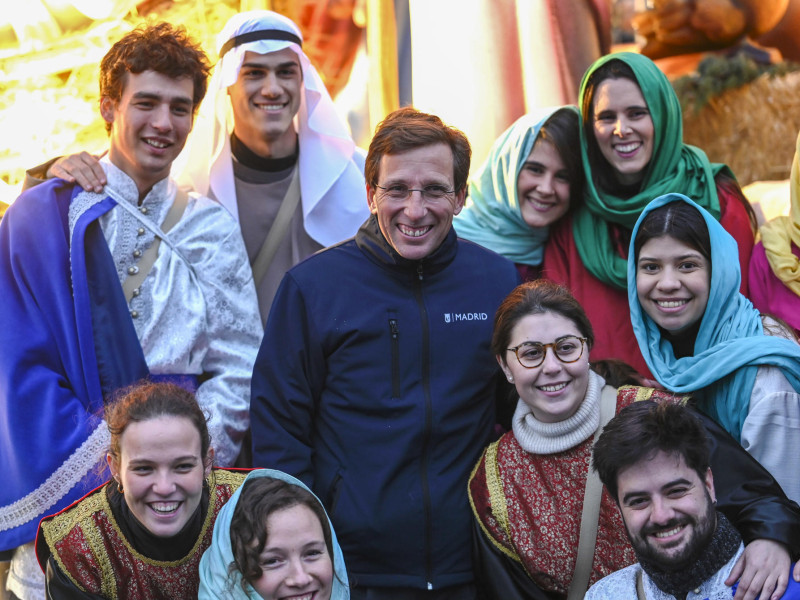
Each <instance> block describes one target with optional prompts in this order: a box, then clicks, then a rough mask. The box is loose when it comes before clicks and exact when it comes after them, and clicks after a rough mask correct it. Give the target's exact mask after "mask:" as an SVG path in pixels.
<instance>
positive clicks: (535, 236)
mask: <svg viewBox="0 0 800 600" xmlns="http://www.w3.org/2000/svg"><path fill="white" fill-rule="evenodd" d="M560 108H565V109H568V110H573V111H575V113H576V114H577V112H578V109H577V107H575V106H565V107H550V108H542V109H539V110H536V111H535V112H533V113H530V114H527V115H525V116H523V117H520V118H519V119H517V121H515V122H514V124H513V125H511V127H509V128H508V129H506V130H505V131H504V132H503V133H502V134H501V135H500V137H498V138H497V140H495V142H494V144H493V145H492V148H491V150H490V151H489V156H488V157H487V158H486V162H484V163H483V165H482V166H481V168H480V169H479V170H478V171H477V172H476V173H475V174H474V175H473V177H472V178H471V179H470V182H469V186H468V195H467V205H466V207H465V208H464V210H463V211H461V213H460V214H459V215H458V216H457V217H456V218H455V219H454V220H453V226H454V227H455V228H456V233H458V235H459V237H462V238H464V239H467V240H470V241H472V242H475V243H476V244H480V245H481V246H483V247H485V248H489V249H490V250H493V251H494V252H497V253H498V254H500V255H502V256H505V257H506V258H507V259H509V260H510V261H512V262H515V263H521V264H525V265H533V266H538V265H540V264H542V257H543V256H544V243H545V242H546V241H547V236H548V230H549V228H548V227H531V226H530V225H528V224H527V223H525V221H524V220H523V219H522V213H521V212H520V206H519V198H518V197H517V178H518V177H519V172H520V170H522V165H524V164H525V161H526V160H527V158H528V155H529V154H530V153H531V150H532V149H533V144H534V142H535V141H536V138H537V137H539V131H540V130H541V128H542V125H544V123H545V122H546V121H547V119H549V118H550V117H551V116H552V115H553V113H555V112H556V111H557V110H559V109H560ZM576 134H577V131H576ZM576 137H577V135H576Z"/></svg>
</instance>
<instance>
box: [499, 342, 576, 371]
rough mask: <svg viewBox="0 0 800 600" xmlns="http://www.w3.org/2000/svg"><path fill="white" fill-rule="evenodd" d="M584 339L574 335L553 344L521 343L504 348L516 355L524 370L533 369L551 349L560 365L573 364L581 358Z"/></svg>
mask: <svg viewBox="0 0 800 600" xmlns="http://www.w3.org/2000/svg"><path fill="white" fill-rule="evenodd" d="M585 343H586V338H583V337H578V336H576V335H565V336H564V337H560V338H558V339H557V340H556V341H555V342H551V343H549V344H542V343H541V342H523V343H521V344H520V345H519V346H514V347H513V348H506V350H507V351H509V352H513V353H514V354H516V355H517V360H518V361H519V364H521V365H522V366H523V367H525V368H526V369H533V368H535V367H538V366H539V365H541V364H542V363H543V362H544V359H545V356H547V349H548V348H552V349H553V352H555V355H556V358H557V359H558V360H560V361H561V362H562V363H574V362H575V361H576V360H578V359H579V358H580V357H581V356H583V346H584V344H585Z"/></svg>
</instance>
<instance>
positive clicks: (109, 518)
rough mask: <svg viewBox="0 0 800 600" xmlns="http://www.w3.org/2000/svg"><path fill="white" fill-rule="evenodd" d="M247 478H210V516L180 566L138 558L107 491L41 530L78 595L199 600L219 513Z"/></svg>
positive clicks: (224, 474) (222, 474)
mask: <svg viewBox="0 0 800 600" xmlns="http://www.w3.org/2000/svg"><path fill="white" fill-rule="evenodd" d="M246 475H247V473H236V472H232V471H225V470H214V471H212V473H211V475H209V477H208V478H207V480H206V481H207V482H208V485H209V489H210V490H211V494H210V498H209V506H208V512H207V514H206V518H205V521H204V522H203V527H202V529H201V531H200V535H199V536H198V538H197V542H196V543H195V545H194V547H192V549H191V551H190V552H189V554H187V555H186V556H185V557H183V558H181V559H180V560H176V561H156V560H152V559H150V558H147V557H146V556H144V555H143V554H140V553H139V552H138V551H137V550H136V549H135V548H134V547H133V546H131V545H130V543H129V542H128V540H127V539H126V538H125V536H124V535H123V534H122V531H121V530H120V528H119V525H118V524H117V522H116V520H115V519H114V516H113V514H112V512H111V506H110V505H109V503H108V497H107V495H106V489H105V486H103V487H102V488H100V489H99V490H97V491H95V492H93V493H92V494H91V495H89V496H87V497H85V498H83V499H82V500H80V501H78V502H77V503H76V504H74V505H72V506H71V507H70V508H67V509H66V510H64V511H62V512H60V513H58V514H57V515H55V516H53V517H51V518H50V519H48V520H46V521H43V522H42V524H41V528H42V533H43V534H44V538H45V540H46V541H47V544H48V546H49V547H50V550H51V552H52V554H53V557H54V558H55V560H56V562H57V563H58V566H59V568H60V569H61V570H62V572H63V573H64V574H65V575H66V576H67V577H68V578H69V579H70V580H71V581H72V583H74V584H75V585H76V586H77V587H78V588H79V589H81V590H83V591H85V592H89V593H92V594H99V595H101V596H103V597H104V598H109V599H120V600H160V599H163V600H177V599H181V598H186V599H187V600H188V599H190V598H191V599H194V598H197V591H198V588H199V586H200V575H199V571H198V567H199V564H200V557H201V556H202V555H203V552H204V551H205V550H206V548H208V547H209V545H211V535H212V533H213V529H214V522H215V521H216V520H217V514H218V513H219V510H220V508H222V506H223V505H224V504H225V502H227V501H228V499H229V498H230V497H231V495H232V494H233V492H235V491H236V489H237V488H238V487H239V486H240V485H241V484H242V482H243V481H244V479H245V477H246Z"/></svg>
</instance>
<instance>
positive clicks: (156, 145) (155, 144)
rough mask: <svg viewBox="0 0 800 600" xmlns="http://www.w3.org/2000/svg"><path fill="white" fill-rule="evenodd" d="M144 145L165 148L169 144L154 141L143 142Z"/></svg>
mask: <svg viewBox="0 0 800 600" xmlns="http://www.w3.org/2000/svg"><path fill="white" fill-rule="evenodd" d="M145 143H146V144H148V145H150V146H153V148H166V147H167V146H169V144H165V143H163V142H158V141H156V140H145Z"/></svg>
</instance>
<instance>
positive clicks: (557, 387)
mask: <svg viewBox="0 0 800 600" xmlns="http://www.w3.org/2000/svg"><path fill="white" fill-rule="evenodd" d="M537 387H538V388H539V389H540V390H542V391H543V392H557V391H559V390H563V389H564V388H565V387H567V384H566V383H557V384H555V385H540V386H537Z"/></svg>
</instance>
